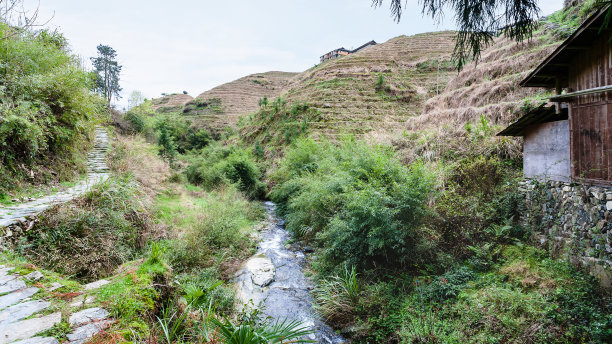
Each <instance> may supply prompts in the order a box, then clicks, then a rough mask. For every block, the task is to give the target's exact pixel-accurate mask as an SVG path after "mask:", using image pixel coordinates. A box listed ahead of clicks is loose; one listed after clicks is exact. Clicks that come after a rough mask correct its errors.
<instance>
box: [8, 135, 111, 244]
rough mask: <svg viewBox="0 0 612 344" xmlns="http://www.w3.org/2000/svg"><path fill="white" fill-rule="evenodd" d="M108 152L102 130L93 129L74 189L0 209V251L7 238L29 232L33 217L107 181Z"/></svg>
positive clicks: (105, 136) (106, 139) (34, 218)
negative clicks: (82, 174) (84, 172)
mask: <svg viewBox="0 0 612 344" xmlns="http://www.w3.org/2000/svg"><path fill="white" fill-rule="evenodd" d="M107 150H108V134H107V133H106V130H105V129H104V128H103V127H97V128H96V138H95V141H94V147H93V149H92V150H91V151H90V152H89V153H88V156H87V176H86V178H85V179H83V180H81V181H79V182H78V183H77V184H76V185H75V186H73V187H71V188H68V189H67V190H64V191H61V192H57V193H54V194H51V195H47V196H44V197H41V198H37V199H31V200H30V201H28V202H25V203H20V204H17V205H12V206H6V207H0V228H2V227H5V228H4V231H2V233H1V234H0V249H3V248H4V243H5V242H6V241H7V239H10V237H13V236H15V235H18V234H20V233H18V232H22V231H28V230H30V229H31V228H32V227H33V226H34V223H35V221H36V215H38V214H39V213H41V212H42V211H44V210H46V209H48V208H50V207H52V206H53V205H56V204H60V203H64V202H68V201H70V200H72V199H74V198H76V197H78V196H80V195H82V194H84V193H85V192H87V191H89V190H90V189H91V188H92V186H94V185H95V184H98V183H100V182H102V181H104V180H106V179H107V178H108V176H109V175H110V172H109V169H108V166H107V165H106V152H107Z"/></svg>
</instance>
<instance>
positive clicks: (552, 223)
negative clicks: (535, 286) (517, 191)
mask: <svg viewBox="0 0 612 344" xmlns="http://www.w3.org/2000/svg"><path fill="white" fill-rule="evenodd" d="M521 191H522V192H523V193H524V195H525V201H526V202H525V203H526V209H525V212H524V215H523V219H522V221H523V222H524V223H525V224H526V225H528V226H530V227H531V228H534V229H536V238H537V243H538V244H539V245H540V246H541V247H543V248H546V249H547V250H548V251H549V252H550V253H551V255H552V256H553V257H556V258H565V259H568V260H569V261H571V262H572V263H573V264H574V265H577V266H583V267H585V268H586V269H588V270H589V272H590V273H591V274H592V275H594V276H595V277H597V278H598V279H599V281H600V283H601V285H602V286H603V287H604V288H607V289H610V288H612V188H605V187H598V186H590V185H583V184H577V183H572V184H569V183H562V182H548V183H542V182H538V181H526V182H524V183H523V185H522V186H521Z"/></svg>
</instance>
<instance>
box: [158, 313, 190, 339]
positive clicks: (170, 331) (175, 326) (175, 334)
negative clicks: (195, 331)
mask: <svg viewBox="0 0 612 344" xmlns="http://www.w3.org/2000/svg"><path fill="white" fill-rule="evenodd" d="M190 307H191V304H189V305H187V307H185V308H184V309H183V308H182V307H181V305H175V304H173V303H170V304H168V305H166V306H164V307H163V308H162V311H161V317H159V316H158V317H157V321H158V323H159V326H160V328H161V329H162V333H163V335H164V342H165V343H166V344H174V343H182V342H185V341H186V340H188V339H189V338H188V334H189V327H188V325H189V322H188V320H189V311H190Z"/></svg>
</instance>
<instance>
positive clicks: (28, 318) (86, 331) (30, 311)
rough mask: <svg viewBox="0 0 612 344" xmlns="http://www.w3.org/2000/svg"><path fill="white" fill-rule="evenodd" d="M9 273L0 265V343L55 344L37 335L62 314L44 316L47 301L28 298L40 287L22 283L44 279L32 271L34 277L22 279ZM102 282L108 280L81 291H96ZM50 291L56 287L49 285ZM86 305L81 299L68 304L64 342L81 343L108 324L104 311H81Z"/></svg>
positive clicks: (51, 340) (59, 319)
mask: <svg viewBox="0 0 612 344" xmlns="http://www.w3.org/2000/svg"><path fill="white" fill-rule="evenodd" d="M11 270H13V269H12V268H10V267H5V266H2V265H0V288H4V289H1V290H3V293H5V294H4V295H2V296H0V344H9V343H11V344H58V340H57V339H55V338H53V337H43V336H41V335H39V334H40V333H41V332H44V331H47V330H49V329H51V328H52V327H53V326H55V325H56V324H58V323H60V322H61V321H62V313H61V312H54V313H50V314H44V313H45V310H47V309H48V308H49V307H50V306H51V302H49V301H46V300H34V299H32V297H35V296H36V294H37V293H38V292H39V291H40V288H37V287H27V285H26V283H25V280H26V279H28V278H30V279H31V280H33V279H32V278H33V277H34V278H37V280H38V279H42V278H44V276H42V274H40V272H38V271H36V272H37V274H30V275H27V276H23V277H22V276H19V275H16V274H12V273H11ZM106 283H108V281H105V280H102V281H98V282H94V283H90V284H88V285H87V286H85V290H92V289H95V288H99V287H100V286H102V285H104V284H106ZM59 288H61V286H59ZM51 289H53V290H55V289H58V286H57V285H52V287H50V288H49V289H48V290H51ZM86 305H87V302H86V301H85V300H83V302H73V303H72V304H70V306H71V307H72V308H71V311H72V310H74V312H73V313H72V314H71V315H70V316H69V318H68V319H65V320H66V321H67V322H68V324H70V327H71V329H72V332H71V333H70V334H68V335H67V338H68V341H67V342H65V343H68V344H82V343H84V342H86V341H87V340H88V339H89V338H91V337H92V336H93V335H95V334H96V333H98V332H100V331H102V330H104V329H106V328H107V327H108V326H110V324H111V323H112V320H111V319H110V318H109V313H108V312H107V311H106V310H105V309H103V308H99V307H93V308H85V309H82V308H84V307H85V306H86ZM41 313H42V314H41ZM43 314H44V315H43Z"/></svg>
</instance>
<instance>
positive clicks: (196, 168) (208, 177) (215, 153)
mask: <svg viewBox="0 0 612 344" xmlns="http://www.w3.org/2000/svg"><path fill="white" fill-rule="evenodd" d="M185 174H186V176H187V179H188V180H189V182H191V183H193V184H195V185H201V186H203V187H205V188H207V189H213V188H216V187H219V186H222V185H229V184H233V185H235V186H236V187H237V188H238V189H239V190H240V191H242V192H244V193H245V195H247V197H249V198H252V199H257V198H262V197H264V195H265V189H266V186H265V184H264V183H263V182H262V181H261V177H262V175H261V171H260V170H259V167H258V166H257V163H256V162H255V159H254V158H253V156H252V154H251V153H250V152H249V151H247V150H244V149H241V148H239V147H222V146H220V145H212V146H210V147H208V148H206V149H203V150H202V151H201V152H200V153H199V154H198V155H197V156H196V157H195V158H193V160H192V162H191V163H190V164H189V166H188V167H187V168H186V169H185Z"/></svg>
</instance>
